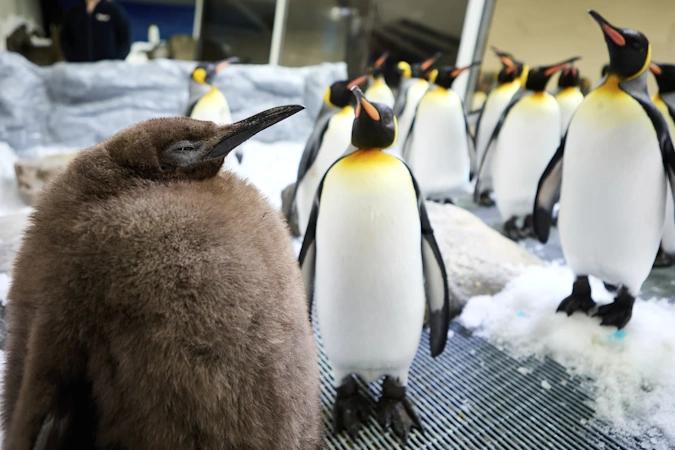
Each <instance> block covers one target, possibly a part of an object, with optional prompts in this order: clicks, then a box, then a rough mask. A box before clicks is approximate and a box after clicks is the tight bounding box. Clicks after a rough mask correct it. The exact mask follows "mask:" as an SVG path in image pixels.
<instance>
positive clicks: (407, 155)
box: [403, 62, 480, 203]
mask: <svg viewBox="0 0 675 450" xmlns="http://www.w3.org/2000/svg"><path fill="white" fill-rule="evenodd" d="M479 64H480V63H479V62H474V63H472V64H470V65H468V66H464V67H454V66H445V67H441V68H438V69H434V70H432V71H431V72H430V73H429V82H430V83H431V87H430V88H429V89H428V90H427V92H426V93H425V94H424V96H423V97H422V99H421V100H420V102H419V104H418V105H417V112H416V114H415V120H414V122H413V124H412V125H411V127H410V132H409V133H408V136H407V139H406V141H405V143H404V144H403V159H404V160H405V161H406V162H407V163H408V165H409V166H410V168H411V169H412V171H413V173H414V174H415V177H416V178H417V180H418V181H419V183H420V188H421V189H422V192H424V195H425V197H426V198H428V199H432V200H437V201H441V202H449V203H452V197H453V195H456V194H457V193H459V192H461V191H464V190H465V189H466V187H467V185H468V183H469V176H470V172H471V160H472V159H473V157H474V155H473V137H472V136H471V132H470V131H469V124H468V121H467V119H466V114H465V112H464V103H463V102H462V99H461V98H460V97H459V95H457V93H456V92H455V91H453V90H452V84H453V83H454V81H455V79H457V77H458V76H460V75H461V74H462V73H464V72H465V71H467V70H469V69H471V68H472V67H476V66H477V65H479Z"/></svg>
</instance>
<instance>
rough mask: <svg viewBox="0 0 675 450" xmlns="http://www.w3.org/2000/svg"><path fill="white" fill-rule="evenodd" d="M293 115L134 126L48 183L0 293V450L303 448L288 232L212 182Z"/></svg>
mask: <svg viewBox="0 0 675 450" xmlns="http://www.w3.org/2000/svg"><path fill="white" fill-rule="evenodd" d="M302 109H303V108H302V107H300V106H283V107H278V108H272V109H270V110H267V111H264V112H262V113H260V114H257V115H255V116H253V117H249V118H248V119H244V120H242V121H240V122H236V123H233V124H231V125H224V126H217V125H215V124H214V123H212V122H204V121H198V120H192V119H189V118H186V117H177V118H162V119H153V120H149V121H145V122H141V123H139V124H137V125H134V126H132V127H130V128H128V129H126V130H123V131H121V132H119V133H118V134H116V135H114V136H113V137H111V138H110V139H108V140H106V141H104V142H102V143H100V144H98V145H96V146H94V147H93V148H91V149H88V150H87V151H84V152H82V153H81V154H80V155H79V156H78V157H77V158H76V159H75V160H74V161H73V162H72V163H71V164H70V165H69V167H68V168H67V169H66V171H65V172H64V173H63V174H62V175H60V176H59V177H58V178H57V179H56V180H55V181H54V182H53V183H52V184H51V185H50V187H49V188H48V189H47V190H46V191H45V193H44V194H43V196H42V197H41V201H40V202H39V204H38V205H37V207H36V208H35V212H34V213H33V217H32V223H31V225H30V226H29V228H28V229H27V231H26V234H25V238H24V241H23V244H22V246H21V249H20V251H19V254H18V256H17V259H16V263H15V267H14V272H13V275H14V279H13V283H12V286H11V289H10V292H9V303H8V305H7V326H8V340H7V346H6V351H7V363H6V371H5V373H4V386H3V388H4V395H3V404H2V409H3V411H2V418H3V429H4V444H3V446H2V448H4V449H7V450H32V449H34V448H37V449H40V450H43V449H64V450H65V449H93V448H106V449H113V448H114V449H136V450H151V449H175V450H188V449H190V450H192V449H195V448H203V449H206V448H209V449H224V448H228V449H232V448H237V449H243V448H254V449H273V448H280V449H281V448H283V449H305V448H308V449H317V448H319V445H320V436H321V409H320V408H321V406H320V400H319V394H320V391H319V370H318V365H317V354H316V349H315V346H314V340H313V336H312V333H311V329H310V326H309V323H308V321H307V314H308V312H307V306H306V300H305V295H304V290H303V285H302V279H301V274H300V271H299V270H298V267H297V263H296V261H295V258H294V255H293V252H292V247H291V242H290V240H289V237H288V233H287V231H286V227H285V226H284V224H283V223H282V221H281V218H280V217H279V215H278V214H277V213H276V212H275V211H274V210H273V209H272V208H271V207H270V206H269V204H268V202H267V201H266V200H265V198H264V197H263V196H262V195H261V194H260V193H259V192H258V191H257V190H256V189H255V188H254V187H252V186H251V185H250V184H248V183H246V182H244V181H242V180H241V179H239V178H238V177H236V176H234V175H233V174H224V175H222V176H216V175H217V174H218V172H219V170H220V168H221V166H222V164H223V159H225V158H226V156H227V155H228V154H229V153H231V152H232V151H233V149H234V148H235V147H237V146H238V145H239V144H241V143H242V142H244V141H245V140H247V139H249V138H250V137H251V136H253V135H254V134H256V133H258V132H259V131H261V130H263V129H265V128H267V127H269V126H271V125H273V124H275V123H277V122H279V121H281V120H284V119H285V118H287V117H289V116H291V115H293V114H295V113H297V112H298V111H300V110H302Z"/></svg>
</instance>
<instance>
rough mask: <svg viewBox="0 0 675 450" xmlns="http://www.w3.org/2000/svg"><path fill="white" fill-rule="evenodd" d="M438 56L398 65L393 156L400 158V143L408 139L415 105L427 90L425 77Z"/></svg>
mask: <svg viewBox="0 0 675 450" xmlns="http://www.w3.org/2000/svg"><path fill="white" fill-rule="evenodd" d="M440 56H441V54H440V53H436V54H435V55H434V56H432V57H431V58H428V59H426V60H424V61H422V62H421V63H415V64H409V63H407V62H406V61H400V62H399V63H398V70H399V72H400V74H401V87H400V88H399V91H398V94H397V96H396V103H395V104H394V116H396V118H397V120H398V135H397V137H396V142H395V143H394V145H392V146H391V147H390V150H389V152H390V153H391V154H393V155H395V156H399V157H401V156H402V153H401V147H402V143H403V142H405V141H406V139H407V137H408V132H409V131H410V126H411V125H412V122H413V119H414V118H415V112H416V111H417V105H418V104H419V102H420V100H422V96H424V94H425V92H426V91H427V89H429V81H427V76H428V74H429V71H430V70H432V69H433V67H434V64H435V63H436V61H437V60H438V58H440Z"/></svg>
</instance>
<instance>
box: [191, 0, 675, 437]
mask: <svg viewBox="0 0 675 450" xmlns="http://www.w3.org/2000/svg"><path fill="white" fill-rule="evenodd" d="M589 14H590V15H591V17H592V18H593V19H594V20H595V21H596V22H597V24H598V25H599V26H600V28H601V30H602V33H603V36H604V39H605V42H606V45H607V49H608V53H609V64H608V66H607V71H606V74H604V76H603V79H602V80H601V81H600V83H599V85H598V86H597V87H596V88H595V89H593V90H592V91H591V92H590V93H589V94H588V95H587V96H585V97H584V95H583V94H582V93H581V90H580V88H579V85H580V76H579V70H578V69H577V68H576V67H575V66H574V64H573V63H574V62H575V61H576V60H578V59H579V58H578V57H575V58H570V59H567V60H564V61H562V62H559V63H556V64H551V65H542V66H538V67H534V68H529V67H528V66H527V65H526V64H524V63H522V62H520V61H518V60H516V59H515V58H514V57H513V56H512V55H511V54H509V53H506V52H502V51H500V50H498V49H493V50H494V52H495V54H496V56H497V57H498V58H499V60H500V62H501V64H502V68H501V70H500V72H499V74H498V79H497V86H496V87H495V88H494V89H493V90H492V91H491V92H490V94H489V95H488V96H487V98H486V101H485V102H484V105H483V107H482V110H481V112H480V116H479V119H478V123H477V125H476V132H475V138H474V136H473V135H472V133H471V132H470V127H469V124H468V121H467V118H466V115H465V109H464V106H463V104H462V100H461V98H460V96H459V95H458V94H457V93H455V92H454V91H453V90H452V84H453V82H454V80H455V79H456V78H457V77H458V76H459V75H460V74H461V73H462V72H464V71H466V70H468V69H469V68H471V67H473V66H475V65H476V64H477V63H474V64H471V65H469V66H466V67H450V66H438V67H437V65H438V64H437V62H438V58H439V55H433V56H431V57H430V58H429V59H427V60H425V61H423V62H420V63H413V64H411V63H408V62H404V61H401V62H399V63H398V65H397V68H398V70H399V72H400V74H401V84H400V87H399V88H398V90H397V95H394V90H392V89H391V88H390V87H389V86H388V85H387V83H386V81H385V78H384V74H383V64H384V63H385V61H386V59H387V57H388V56H387V55H386V54H385V55H383V56H382V57H380V58H379V59H378V60H377V61H376V62H375V64H374V65H373V67H372V68H371V70H370V72H369V73H368V74H366V75H363V76H359V77H357V78H355V79H352V80H344V81H337V82H335V83H333V84H332V85H331V86H330V87H329V88H327V89H326V92H325V95H324V99H323V100H324V105H323V108H322V110H321V112H320V113H319V115H318V117H317V119H316V122H315V126H314V130H313V131H312V133H311V135H310V137H309V139H308V141H307V144H306V147H305V149H304V152H303V155H302V158H301V161H300V164H299V168H298V174H297V181H296V183H295V187H294V190H293V193H292V209H293V211H294V212H295V214H297V222H298V227H299V230H300V233H301V234H304V239H303V243H302V248H301V250H300V256H299V263H300V266H301V269H302V273H303V277H304V280H305V285H306V290H307V295H308V298H309V311H310V315H312V314H314V311H315V313H316V318H317V319H318V328H319V331H320V334H321V338H322V342H323V345H324V350H325V352H326V354H327V356H328V358H329V360H330V362H331V364H332V368H333V374H334V379H335V384H336V388H337V396H336V400H335V404H334V410H333V420H334V429H335V431H336V432H340V431H342V430H346V431H347V432H348V433H349V434H351V435H355V434H356V433H358V430H359V428H360V425H361V423H362V422H364V421H365V420H366V417H367V414H368V411H369V406H368V405H369V401H368V400H367V399H366V398H365V396H366V395H367V393H366V392H361V390H360V388H359V385H358V384H357V383H356V377H360V378H361V379H363V380H364V381H366V382H372V381H375V380H378V379H382V378H383V379H384V381H383V382H382V394H381V397H380V399H379V400H378V401H377V404H376V409H375V412H376V416H377V419H378V421H379V422H380V423H381V424H382V425H383V426H384V427H391V428H392V429H393V431H394V432H395V433H396V434H397V435H399V436H400V437H401V438H402V439H405V438H406V436H407V435H408V434H409V433H410V432H411V430H412V429H415V428H417V429H421V428H422V426H421V421H420V419H419V417H418V416H417V414H416V412H415V408H414V407H413V405H412V404H411V402H410V401H409V399H408V398H407V396H406V385H407V382H408V372H409V369H410V366H411V364H412V360H413V358H414V356H415V353H416V351H417V347H418V345H419V342H420V330H421V329H422V327H423V324H425V323H426V324H427V325H428V326H429V328H430V347H431V349H430V350H431V354H432V356H438V355H439V354H441V353H442V352H443V350H444V348H445V345H446V340H447V335H448V327H449V323H450V321H451V320H452V319H453V318H454V317H455V316H456V315H457V314H459V311H460V306H459V302H458V301H457V300H456V299H454V298H452V297H453V296H452V294H451V292H450V291H449V288H448V279H447V273H446V269H445V266H444V262H443V258H442V256H441V253H440V250H439V247H438V244H437V242H436V239H435V237H434V231H433V229H432V226H431V223H430V221H429V218H428V216H427V213H426V209H425V200H434V201H439V202H452V198H453V195H455V194H456V193H457V192H458V191H459V190H461V189H462V188H465V187H466V185H467V184H468V183H469V181H470V179H471V176H472V175H473V176H475V189H474V200H475V201H476V202H477V203H478V204H479V205H482V206H491V205H493V204H496V206H497V209H498V210H499V213H500V215H501V217H502V219H503V222H504V233H505V234H506V235H507V236H508V237H510V238H512V239H516V240H517V239H522V238H524V237H529V236H531V237H537V238H539V239H540V240H541V241H542V242H544V243H545V242H546V241H547V240H548V237H549V232H550V227H551V226H552V225H554V224H556V225H557V227H558V229H559V234H560V240H561V245H562V250H563V253H564V256H565V258H566V261H567V263H568V265H569V266H570V268H571V269H572V271H573V272H574V274H575V276H576V279H575V281H574V284H573V286H572V292H571V294H570V295H569V296H568V297H567V298H565V299H564V300H562V302H561V303H560V305H559V307H558V311H559V312H564V313H566V314H567V315H571V314H573V313H574V312H577V311H581V312H584V313H587V314H592V315H594V316H599V317H600V319H601V324H602V325H608V326H615V327H617V328H619V329H621V328H623V327H625V326H626V324H627V323H628V322H629V320H630V318H631V315H632V309H633V304H634V301H635V296H636V295H637V294H638V293H639V290H640V288H641V286H642V284H643V282H644V281H645V279H646V277H647V276H648V274H649V272H650V270H651V268H652V265H653V263H654V261H655V257H656V256H657V252H659V248H660V244H661V242H662V241H663V249H664V250H665V251H666V253H668V252H675V220H674V218H675V217H674V215H675V214H674V212H673V199H672V193H671V192H672V191H671V189H670V188H669V186H668V184H669V183H670V184H671V185H672V183H674V182H675V150H674V149H673V145H672V141H671V133H675V122H673V118H674V117H675V65H667V64H655V63H652V62H651V56H652V55H651V46H650V44H649V41H648V39H647V38H646V37H645V35H644V34H642V33H641V32H639V31H636V30H632V29H629V28H621V27H617V26H614V25H612V24H611V23H609V22H608V21H607V20H605V19H604V18H603V17H602V16H600V14H598V13H597V12H595V11H590V12H589ZM216 70H217V69H214V68H208V67H202V66H200V67H198V68H197V69H195V71H194V72H193V73H192V79H193V81H194V83H195V85H196V86H197V88H199V89H200V91H199V92H201V94H200V96H199V97H200V98H199V99H198V100H197V101H196V102H194V104H193V105H192V106H191V109H190V111H189V112H188V115H190V116H191V117H195V118H205V117H204V115H202V114H203V112H202V111H203V110H204V109H203V106H204V104H205V103H204V102H217V103H218V104H220V105H224V107H223V108H222V110H223V111H224V110H225V109H226V107H227V103H226V102H224V97H223V98H222V99H221V98H220V97H221V96H219V95H218V93H217V90H215V88H213V87H212V86H210V85H209V79H210V77H212V76H213V74H214V73H215V71H216ZM650 71H651V73H653V74H654V76H655V77H656V80H657V83H658V87H659V93H658V94H657V95H656V96H655V97H654V98H653V99H652V98H650V97H649V95H648V93H647V77H648V75H649V73H650ZM558 73H559V81H558V92H557V94H556V95H555V96H553V95H551V94H549V93H548V92H547V91H546V86H547V84H548V82H549V81H550V79H551V77H553V75H554V74H558ZM366 83H368V88H367V89H365V93H364V92H362V87H364V86H365V84H366ZM210 109H211V110H213V108H210ZM216 109H217V108H216ZM223 117H228V118H227V119H223V120H229V111H228V114H227V115H225V114H223ZM209 120H214V119H213V118H210V117H209ZM214 121H217V120H214ZM221 123H222V122H221ZM234 163H236V159H235V160H233V161H232V162H231V164H234ZM556 205H558V214H557V216H556V217H554V207H555V206H556ZM589 276H594V277H597V278H599V279H600V280H602V281H603V282H605V285H606V286H608V288H611V289H612V290H613V291H615V293H616V296H615V299H614V301H613V302H612V303H611V304H608V305H603V306H599V307H598V306H596V303H595V302H594V301H593V299H592V295H591V288H590V284H589V278H588V277H589Z"/></svg>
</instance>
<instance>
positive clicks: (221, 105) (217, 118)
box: [185, 58, 241, 172]
mask: <svg viewBox="0 0 675 450" xmlns="http://www.w3.org/2000/svg"><path fill="white" fill-rule="evenodd" d="M237 61H238V58H229V59H227V60H225V61H222V62H220V63H218V64H210V63H206V64H199V65H198V66H197V67H195V68H194V70H193V71H192V73H191V74H190V95H189V99H188V105H190V106H189V107H188V110H187V112H186V114H185V115H186V116H188V117H190V118H191V119H196V120H209V121H211V122H213V123H215V124H216V125H227V124H230V123H232V114H231V113H230V105H229V104H228V103H227V98H225V95H223V93H222V92H221V91H220V89H218V88H217V87H215V86H214V85H213V80H214V78H215V77H216V76H217V75H218V74H219V73H220V72H222V71H223V70H225V69H226V68H227V67H228V66H229V65H230V64H232V63H234V62H237ZM240 159H241V154H239V153H237V152H233V153H231V154H230V155H228V157H227V158H226V159H225V164H224V165H223V168H224V169H228V170H232V171H235V172H236V171H237V169H238V168H239V163H240Z"/></svg>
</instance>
